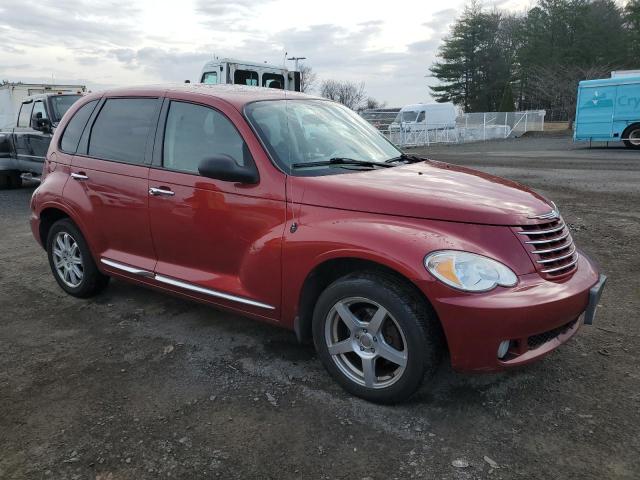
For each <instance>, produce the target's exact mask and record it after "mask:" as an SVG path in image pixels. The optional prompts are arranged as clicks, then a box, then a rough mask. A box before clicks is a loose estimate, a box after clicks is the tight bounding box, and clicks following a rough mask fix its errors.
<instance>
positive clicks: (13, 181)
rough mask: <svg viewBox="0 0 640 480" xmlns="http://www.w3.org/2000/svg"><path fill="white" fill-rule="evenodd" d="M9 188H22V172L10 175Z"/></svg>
mask: <svg viewBox="0 0 640 480" xmlns="http://www.w3.org/2000/svg"><path fill="white" fill-rule="evenodd" d="M9 188H22V176H21V175H20V173H12V174H10V175H9Z"/></svg>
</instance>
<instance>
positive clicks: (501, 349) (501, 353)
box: [498, 340, 511, 359]
mask: <svg viewBox="0 0 640 480" xmlns="http://www.w3.org/2000/svg"><path fill="white" fill-rule="evenodd" d="M510 345H511V341H510V340H505V341H503V342H500V345H498V358H500V359H503V358H504V357H506V356H507V352H508V351H509V346H510Z"/></svg>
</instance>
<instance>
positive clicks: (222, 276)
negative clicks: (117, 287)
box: [149, 100, 285, 318]
mask: <svg viewBox="0 0 640 480" xmlns="http://www.w3.org/2000/svg"><path fill="white" fill-rule="evenodd" d="M219 107H221V108H226V109H227V110H229V107H228V106H227V107H225V106H224V105H220V106H219ZM227 113H228V114H235V116H236V124H237V125H238V128H236V126H234V123H233V122H232V121H231V120H230V119H229V118H228V116H227V115H226V114H225V113H222V111H220V110H218V109H215V108H212V106H207V105H201V104H195V103H188V102H186V101H178V100H166V101H165V107H164V108H163V114H162V115H161V120H160V126H159V128H158V132H159V134H158V138H157V140H156V147H155V150H154V156H155V155H156V154H157V158H154V168H152V169H151V171H150V173H149V189H150V192H151V194H150V197H149V215H150V222H151V232H152V236H153V243H154V247H155V251H156V253H157V256H158V263H157V265H156V280H158V281H159V282H162V283H165V284H167V285H168V286H169V287H168V288H174V289H178V290H179V291H185V292H189V293H190V294H192V295H194V296H197V297H198V298H202V299H205V300H207V301H210V302H213V303H217V304H220V305H223V306H229V307H232V308H236V309H240V310H244V311H247V312H250V313H253V314H256V315H261V316H265V317H267V318H274V317H276V316H277V313H278V309H279V305H280V295H281V292H280V269H281V265H280V254H281V242H282V233H283V225H284V221H285V202H284V198H285V197H284V181H282V182H281V183H280V184H277V183H275V185H276V186H275V187H268V186H266V185H265V183H266V182H265V181H263V182H261V183H259V184H257V185H243V184H236V183H232V182H225V181H221V180H214V179H210V178H205V177H202V176H200V175H199V173H198V165H199V163H200V161H201V160H203V159H204V158H210V157H213V156H216V155H220V154H224V155H228V156H230V157H232V158H233V159H234V160H235V161H236V162H237V163H238V164H240V165H245V166H247V167H252V166H254V159H253V155H252V153H251V152H250V150H249V148H248V146H247V144H246V143H245V141H244V140H243V137H242V136H241V133H240V132H239V130H238V129H241V131H242V130H244V131H245V132H246V133H248V132H249V131H250V130H249V128H248V126H247V125H246V123H244V124H243V123H242V122H243V120H242V117H240V115H239V114H238V112H237V111H236V112H227Z"/></svg>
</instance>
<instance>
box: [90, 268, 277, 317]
mask: <svg viewBox="0 0 640 480" xmlns="http://www.w3.org/2000/svg"><path fill="white" fill-rule="evenodd" d="M100 261H101V262H102V263H104V264H105V265H108V266H109V267H112V268H116V269H118V270H122V271H124V272H127V273H132V274H134V275H140V276H142V277H147V278H153V279H154V280H156V281H158V282H161V283H166V284H167V285H172V286H174V287H179V288H184V289H185V290H191V291H192V292H197V293H202V294H204V295H209V296H211V297H216V298H222V299H224V300H230V301H232V302H237V303H242V304H244V305H250V306H252V307H258V308H264V309H266V310H275V308H276V307H273V306H271V305H268V304H266V303H262V302H258V301H256V300H251V299H249V298H244V297H238V296H236V295H230V294H228V293H224V292H219V291H217V290H211V289H209V288H203V287H199V286H198V285H193V284H192V283H187V282H183V281H181V280H176V279H175V278H171V277H165V276H164V275H158V274H154V273H153V272H150V271H148V270H142V269H140V268H135V267H130V266H128V265H124V264H122V263H119V262H115V261H113V260H109V259H107V258H101V259H100Z"/></svg>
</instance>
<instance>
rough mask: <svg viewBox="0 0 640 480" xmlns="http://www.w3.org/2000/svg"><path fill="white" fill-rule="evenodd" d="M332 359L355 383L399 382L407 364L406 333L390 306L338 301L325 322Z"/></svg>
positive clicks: (378, 385) (375, 385) (377, 385)
mask: <svg viewBox="0 0 640 480" xmlns="http://www.w3.org/2000/svg"><path fill="white" fill-rule="evenodd" d="M324 333H325V342H326V344H327V349H328V351H329V355H330V356H331V359H332V360H333V361H334V362H335V364H336V366H337V367H338V368H339V369H340V371H341V372H342V373H343V374H344V375H345V376H346V377H348V378H349V379H350V380H352V381H353V382H355V383H357V384H359V385H362V386H365V387H367V388H374V389H381V388H386V387H389V386H390V385H393V384H394V383H395V382H397V381H398V380H399V379H400V378H401V377H402V374H403V373H404V370H405V368H406V366H407V354H408V351H407V342H406V339H405V335H404V332H403V331H402V328H401V327H400V325H399V324H398V322H397V321H396V320H395V319H394V318H393V316H392V315H391V314H390V313H389V311H388V310H387V309H385V308H384V307H383V306H382V305H380V304H378V303H377V302H374V301H373V300H371V299H368V298H363V297H351V298H346V299H342V300H340V301H339V302H337V303H336V304H335V305H334V306H333V308H332V309H331V310H330V311H329V313H328V315H327V318H326V321H325V332H324Z"/></svg>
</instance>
